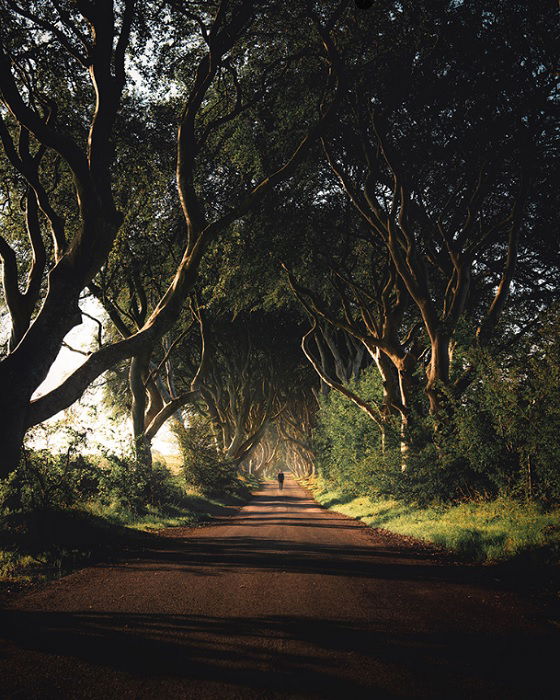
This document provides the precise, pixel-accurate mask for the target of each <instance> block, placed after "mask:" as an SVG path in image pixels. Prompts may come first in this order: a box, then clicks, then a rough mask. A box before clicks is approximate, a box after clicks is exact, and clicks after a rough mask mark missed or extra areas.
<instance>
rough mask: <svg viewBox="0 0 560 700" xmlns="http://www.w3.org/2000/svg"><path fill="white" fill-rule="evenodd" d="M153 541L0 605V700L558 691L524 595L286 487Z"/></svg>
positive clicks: (551, 651) (544, 631)
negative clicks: (233, 511) (205, 523)
mask: <svg viewBox="0 0 560 700" xmlns="http://www.w3.org/2000/svg"><path fill="white" fill-rule="evenodd" d="M153 542H154V544H153V546H148V547H147V548H146V549H143V550H141V551H140V550H139V551H137V552H133V553H131V555H130V557H128V558H126V559H125V558H123V559H122V560H120V561H117V562H113V563H111V564H98V565H96V566H93V567H90V568H87V569H83V570H81V571H78V572H76V573H74V574H71V575H70V576H67V577H65V578H63V579H61V580H59V581H57V582H53V583H51V584H49V585H47V586H46V587H44V588H42V589H41V590H37V591H35V592H33V593H30V594H28V595H24V596H21V597H19V598H17V599H14V600H12V601H11V602H10V603H9V604H8V605H7V606H6V607H5V609H4V610H3V611H2V612H1V613H0V697H1V698H18V699H20V698H52V699H53V700H54V699H56V700H59V699H61V698H103V699H110V698H149V699H152V698H153V699H157V700H159V699H160V698H193V699H195V698H196V699H199V698H200V699H204V698H220V699H227V698H239V699H240V700H246V699H249V698H342V699H343V700H353V699H354V698H368V699H369V698H371V699H375V698H448V699H452V698H453V699H454V698H473V699H477V700H478V699H479V698H492V699H494V700H495V699H498V698H503V699H504V700H506V699H507V700H509V699H510V698H524V699H526V700H529V699H531V700H532V699H533V698H535V699H537V698H538V699H539V700H540V699H542V698H549V697H550V698H553V697H558V694H557V693H558V692H559V688H560V684H559V685H552V684H551V681H555V680H556V678H557V672H558V650H559V647H558V632H557V629H556V628H555V627H554V625H553V623H551V622H550V621H548V620H547V619H546V615H544V614H543V612H542V610H541V609H540V607H539V606H538V605H537V604H536V603H535V602H533V601H532V600H531V599H528V598H523V597H520V596H519V595H518V594H516V593H515V592H513V591H511V590H508V589H507V587H505V586H503V585H501V584H500V582H499V581H496V580H495V579H494V578H493V577H492V575H491V574H490V573H485V572H483V571H482V570H481V567H469V566H463V565H454V564H453V563H450V562H449V561H446V560H445V559H442V558H440V557H438V556H434V555H433V553H430V552H429V551H428V550H426V549H422V548H420V547H417V546H415V545H414V544H413V543H407V542H406V541H402V540H399V538H396V537H391V536H388V535H384V534H383V533H379V532H376V531H371V530H369V529H368V528H366V527H364V526H363V525H361V524H360V523H358V522H356V521H354V520H352V519H350V518H346V517H345V516H342V515H340V514H337V513H333V512H330V511H327V510H324V509H323V508H321V507H320V506H318V505H317V503H315V501H313V499H312V498H311V497H310V495H309V494H308V493H307V492H306V491H304V490H303V489H302V488H301V487H299V486H298V485H297V483H296V482H295V481H294V480H293V479H287V481H286V484H285V487H284V491H282V492H280V491H278V489H277V487H276V485H275V484H270V483H267V484H264V485H263V486H262V487H261V488H260V490H259V491H258V492H257V493H256V494H255V496H254V498H253V499H252V500H251V501H250V503H249V504H248V505H246V506H245V507H244V508H243V509H241V510H240V511H239V512H238V513H237V514H236V515H233V516H230V517H228V518H224V519H222V520H221V521H218V522H217V523H215V524H212V525H211V526H208V527H201V528H195V529H187V528H177V529H172V530H171V529H170V530H166V531H164V532H162V533H161V535H160V536H158V537H155V536H154V537H153ZM481 571H482V573H481Z"/></svg>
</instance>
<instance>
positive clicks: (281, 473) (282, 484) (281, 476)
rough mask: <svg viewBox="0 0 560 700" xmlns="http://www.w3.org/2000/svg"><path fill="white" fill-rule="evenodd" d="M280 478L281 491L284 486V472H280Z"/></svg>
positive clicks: (279, 486)
mask: <svg viewBox="0 0 560 700" xmlns="http://www.w3.org/2000/svg"><path fill="white" fill-rule="evenodd" d="M276 478H277V479H278V488H279V489H280V491H282V489H283V488H284V472H278V476H277V477H276Z"/></svg>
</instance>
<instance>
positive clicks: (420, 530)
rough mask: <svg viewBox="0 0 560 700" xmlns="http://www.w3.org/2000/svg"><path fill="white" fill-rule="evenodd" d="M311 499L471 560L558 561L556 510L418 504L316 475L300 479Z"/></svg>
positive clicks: (505, 502) (559, 517)
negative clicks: (347, 490) (358, 491)
mask: <svg viewBox="0 0 560 700" xmlns="http://www.w3.org/2000/svg"><path fill="white" fill-rule="evenodd" d="M303 485H304V486H306V487H307V488H309V489H311V491H312V492H313V494H314V496H315V498H316V499H317V501H318V502H319V503H320V504H321V505H323V506H325V507H327V508H331V509H333V510H335V511H337V512H339V513H344V514H345V515H348V516H350V517H352V518H356V519H357V520H361V521H362V522H364V523H365V524H366V525H368V526H370V527H373V528H383V529H385V530H389V531H390V532H394V533H397V534H399V535H406V536H409V537H414V538H416V539H419V540H423V541H425V542H430V543H432V544H435V545H437V546H439V547H444V548H445V549H447V550H450V551H452V552H454V553H456V554H458V555H459V556H460V557H462V558H464V559H468V560H470V561H475V562H499V561H502V562H503V561H508V560H514V559H520V558H524V559H528V560H531V559H533V560H534V561H535V562H539V563H547V564H558V563H559V561H560V508H555V509H550V510H545V509H544V508H543V507H542V506H540V505H539V504H537V503H531V502H526V503H524V502H519V501H514V500H512V499H506V498H499V499H496V500H494V501H472V502H469V503H463V504H460V505H453V506H449V505H447V506H443V505H441V506H439V505H434V506H430V507H419V506H416V505H413V504H407V503H403V502H402V501H397V500H393V499H388V498H382V497H372V496H358V497H356V496H355V495H348V494H344V493H343V492H342V491H339V490H333V489H332V488H331V487H329V486H328V485H327V484H325V482H323V481H322V480H321V479H320V478H319V479H310V480H308V481H306V482H304V483H303Z"/></svg>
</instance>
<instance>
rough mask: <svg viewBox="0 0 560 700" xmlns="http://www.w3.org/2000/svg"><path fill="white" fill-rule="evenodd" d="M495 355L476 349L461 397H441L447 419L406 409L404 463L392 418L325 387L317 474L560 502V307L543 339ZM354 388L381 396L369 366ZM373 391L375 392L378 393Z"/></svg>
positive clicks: (377, 489) (350, 484)
mask: <svg viewBox="0 0 560 700" xmlns="http://www.w3.org/2000/svg"><path fill="white" fill-rule="evenodd" d="M516 353H517V354H516V355H513V356H509V357H500V358H496V357H494V356H493V355H492V354H491V353H490V352H482V351H476V352H474V353H472V354H471V356H470V358H469V361H470V363H472V364H474V366H475V367H476V376H475V377H474V380H473V381H472V383H471V384H470V386H469V388H468V389H467V391H466V392H465V393H464V394H463V395H462V396H461V397H460V398H459V399H455V398H454V397H453V396H448V397H447V408H446V412H445V419H444V418H443V417H442V416H439V417H438V422H437V424H436V423H435V422H434V420H433V419H432V418H430V417H425V416H421V415H418V414H415V415H413V416H412V418H413V420H412V425H413V426H414V427H413V429H411V431H410V435H409V438H410V444H411V446H413V447H411V450H410V455H409V458H408V469H407V471H406V472H404V473H402V472H401V470H400V452H399V437H398V425H396V424H389V425H388V426H387V436H388V439H387V440H386V449H385V453H384V454H382V453H381V447H380V440H379V429H378V427H377V426H376V425H375V423H374V422H373V421H371V420H370V419H369V418H368V417H367V416H366V415H365V414H364V413H363V412H362V411H360V409H359V408H358V407H357V406H355V405H354V404H353V403H351V402H350V401H349V400H348V399H346V398H345V397H343V396H342V395H341V394H339V393H337V392H334V391H331V392H330V393H329V395H328V396H326V397H323V398H321V402H320V411H319V420H318V425H317V428H316V430H315V433H314V446H315V450H316V453H317V455H318V456H317V467H318V472H319V474H320V475H321V476H322V477H323V478H324V479H325V480H326V481H327V482H328V483H329V484H330V486H331V487H332V488H336V489H342V490H343V491H344V492H345V493H347V494H349V495H360V494H367V493H372V494H380V495H383V496H395V497H397V498H399V499H404V500H407V501H409V502H411V501H414V502H417V503H424V504H425V503H429V502H431V501H441V502H459V501H464V500H469V499H472V498H496V497H498V496H508V497H514V498H521V497H523V498H532V499H536V500H539V501H541V502H543V503H549V504H553V503H557V502H558V501H560V469H559V465H560V310H554V311H552V312H550V313H549V315H548V316H547V317H546V318H545V319H543V324H542V329H541V332H540V336H539V338H538V339H537V340H536V341H535V340H532V341H531V343H527V345H526V346H520V347H518V348H516ZM352 388H353V389H354V390H355V391H356V393H358V394H359V395H361V396H363V397H365V398H367V397H372V396H376V395H377V396H379V393H378V392H379V379H378V377H377V376H376V370H375V368H373V367H372V368H369V369H367V370H365V371H364V372H363V373H362V376H361V377H360V379H359V380H358V381H357V382H355V383H354V384H353V386H352ZM376 392H377V393H376Z"/></svg>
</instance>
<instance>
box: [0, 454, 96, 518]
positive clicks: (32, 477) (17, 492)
mask: <svg viewBox="0 0 560 700" xmlns="http://www.w3.org/2000/svg"><path fill="white" fill-rule="evenodd" d="M100 481H101V472H100V471H99V469H98V468H97V466H96V465H95V464H93V463H92V462H91V461H89V460H87V459H86V458H84V457H83V456H82V455H79V454H72V452H71V451H70V450H69V451H68V452H67V453H66V454H52V453H50V452H48V451H46V450H40V451H37V452H27V453H26V454H25V455H24V458H23V460H22V462H21V464H20V466H19V468H18V469H16V470H15V471H13V472H12V473H11V474H10V475H9V476H8V477H7V478H6V479H4V480H3V481H2V482H0V512H19V511H37V510H46V509H55V508H68V507H71V506H74V505H76V504H77V503H80V502H84V501H87V500H89V499H90V498H92V497H94V496H96V495H97V494H98V493H99V489H100Z"/></svg>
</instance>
